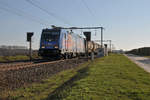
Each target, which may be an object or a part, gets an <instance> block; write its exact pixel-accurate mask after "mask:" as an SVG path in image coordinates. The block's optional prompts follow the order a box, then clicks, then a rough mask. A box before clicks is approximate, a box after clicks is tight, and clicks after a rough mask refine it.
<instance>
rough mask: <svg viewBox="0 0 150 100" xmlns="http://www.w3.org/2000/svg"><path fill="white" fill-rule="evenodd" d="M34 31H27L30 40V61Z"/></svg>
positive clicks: (28, 40)
mask: <svg viewBox="0 0 150 100" xmlns="http://www.w3.org/2000/svg"><path fill="white" fill-rule="evenodd" d="M33 34H34V33H33V32H27V42H29V47H30V48H29V55H30V61H31V60H32V36H33Z"/></svg>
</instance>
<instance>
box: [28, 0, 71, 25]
mask: <svg viewBox="0 0 150 100" xmlns="http://www.w3.org/2000/svg"><path fill="white" fill-rule="evenodd" d="M26 1H27V2H28V3H30V4H31V5H32V6H34V7H36V8H38V9H40V10H41V11H43V12H45V13H47V14H48V15H49V16H51V17H53V18H55V19H56V20H59V21H61V22H63V23H64V24H66V25H71V23H70V22H68V21H67V20H65V19H64V18H62V17H60V16H58V15H56V14H55V13H53V12H50V11H48V10H47V9H46V8H43V7H41V6H40V5H39V2H38V1H36V2H37V3H38V4H37V3H35V1H34V0H26Z"/></svg>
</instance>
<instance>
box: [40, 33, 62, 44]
mask: <svg viewBox="0 0 150 100" xmlns="http://www.w3.org/2000/svg"><path fill="white" fill-rule="evenodd" d="M59 35H60V31H43V32H42V36H41V40H44V41H48V42H50V41H57V40H58V39H59Z"/></svg>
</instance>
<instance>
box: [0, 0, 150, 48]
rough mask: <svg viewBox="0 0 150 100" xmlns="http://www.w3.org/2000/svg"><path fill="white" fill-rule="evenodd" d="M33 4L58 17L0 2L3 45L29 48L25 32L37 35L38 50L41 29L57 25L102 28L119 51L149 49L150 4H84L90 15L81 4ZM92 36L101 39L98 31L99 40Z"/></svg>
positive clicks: (15, 1) (62, 0)
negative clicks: (147, 47) (146, 47)
mask: <svg viewBox="0 0 150 100" xmlns="http://www.w3.org/2000/svg"><path fill="white" fill-rule="evenodd" d="M31 1H33V2H34V3H38V5H40V6H41V7H42V8H44V9H47V10H48V11H49V12H51V13H54V14H55V15H56V16H58V17H57V18H54V17H52V16H49V15H48V14H47V13H45V12H43V11H41V10H40V9H38V8H36V7H34V6H32V5H31V4H30V3H28V2H26V0H0V45H21V46H28V43H27V42H26V32H30V31H31V32H35V34H34V36H33V48H34V49H38V48H39V41H40V35H41V31H42V29H43V28H50V26H51V25H58V26H63V27H71V26H77V27H85V26H103V27H105V31H104V39H105V40H110V39H111V40H112V41H113V44H114V45H115V47H116V48H117V49H125V50H129V49H133V48H138V47H144V46H150V39H149V37H150V28H149V27H150V12H149V11H150V6H149V4H150V0H83V1H85V2H86V4H87V5H88V7H89V8H90V11H91V12H89V11H88V9H87V7H86V6H85V4H84V2H83V1H82V0H31ZM4 9H5V10H4ZM6 9H7V10H6ZM18 10H19V11H18ZM16 12H17V14H18V13H19V14H21V16H18V15H16ZM14 13H15V14H14ZM60 19H63V21H65V23H66V22H67V23H68V22H69V23H70V24H71V25H68V24H65V23H64V22H63V21H62V20H60ZM39 21H40V22H42V23H44V25H41V24H39ZM85 31H89V30H85ZM92 32H93V33H92V34H93V39H100V34H99V31H97V32H96V33H97V35H96V36H95V31H92Z"/></svg>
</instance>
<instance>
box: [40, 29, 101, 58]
mask: <svg viewBox="0 0 150 100" xmlns="http://www.w3.org/2000/svg"><path fill="white" fill-rule="evenodd" d="M98 48H100V45H99V44H98V43H94V42H93V41H88V42H86V39H85V38H83V37H81V36H79V35H78V34H75V33H74V32H73V31H70V30H68V29H62V28H52V29H47V28H46V29H43V30H42V34H41V40H40V48H39V55H40V56H42V57H51V58H53V57H55V58H57V57H58V58H72V57H77V56H84V55H85V54H86V53H87V52H88V54H90V53H91V52H94V53H95V54H97V52H98Z"/></svg>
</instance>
